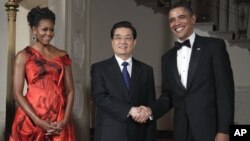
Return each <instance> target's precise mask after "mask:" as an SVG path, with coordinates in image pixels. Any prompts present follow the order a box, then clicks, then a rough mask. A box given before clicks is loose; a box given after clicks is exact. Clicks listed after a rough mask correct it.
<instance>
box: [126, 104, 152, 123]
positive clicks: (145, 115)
mask: <svg viewBox="0 0 250 141" xmlns="http://www.w3.org/2000/svg"><path fill="white" fill-rule="evenodd" d="M129 116H131V117H132V119H133V120H134V121H136V122H138V123H145V122H146V121H147V120H148V119H150V120H151V118H152V111H151V109H150V108H149V107H146V106H139V107H132V108H131V109H130V111H129Z"/></svg>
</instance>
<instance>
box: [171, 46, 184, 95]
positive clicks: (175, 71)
mask: <svg viewBox="0 0 250 141" xmlns="http://www.w3.org/2000/svg"><path fill="white" fill-rule="evenodd" d="M170 59H171V60H170V62H171V68H172V72H173V74H174V78H175V80H176V82H177V84H178V85H179V87H180V88H181V89H183V90H185V87H184V86H183V85H182V83H181V78H180V75H179V71H178V68H177V48H176V47H175V48H174V51H173V53H172V54H171V57H170Z"/></svg>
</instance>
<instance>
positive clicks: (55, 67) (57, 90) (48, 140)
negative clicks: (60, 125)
mask: <svg viewBox="0 0 250 141" xmlns="http://www.w3.org/2000/svg"><path fill="white" fill-rule="evenodd" d="M25 50H26V52H27V54H28V59H27V61H26V66H25V70H26V74H25V75H26V81H27V85H28V89H27V94H26V95H25V98H26V100H27V102H28V103H29V104H30V105H31V107H32V108H33V110H34V111H35V113H36V114H37V115H38V116H39V117H40V118H41V119H43V120H46V121H50V122H56V121H61V120H62V119H63V118H64V115H65V113H64V111H65V108H66V103H65V102H66V97H65V93H64V83H63V77H64V67H65V66H67V65H70V64H71V60H70V58H69V56H68V55H67V54H66V55H64V56H60V57H56V58H53V59H51V60H46V59H45V58H43V56H42V55H41V54H39V52H38V51H36V50H35V49H33V48H31V47H27V48H25ZM9 141H75V135H74V129H73V125H72V124H71V122H69V123H68V124H67V125H66V126H65V127H64V129H63V130H62V132H61V133H60V135H57V136H45V131H43V130H42V129H41V128H39V127H37V126H36V125H35V124H34V123H33V122H32V121H31V119H30V118H29V117H28V116H27V115H26V114H25V112H24V111H23V110H22V109H21V108H20V107H18V108H17V111H16V115H15V119H14V122H13V125H12V132H11V136H10V139H9Z"/></svg>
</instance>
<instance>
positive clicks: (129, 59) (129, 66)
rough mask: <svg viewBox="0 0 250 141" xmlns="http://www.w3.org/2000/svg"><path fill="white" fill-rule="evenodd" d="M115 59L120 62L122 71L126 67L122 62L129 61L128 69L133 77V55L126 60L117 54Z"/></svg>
mask: <svg viewBox="0 0 250 141" xmlns="http://www.w3.org/2000/svg"><path fill="white" fill-rule="evenodd" d="M115 59H116V61H117V62H118V64H119V67H120V69H121V71H122V69H123V67H124V66H123V65H122V63H123V62H127V63H128V66H127V70H128V73H129V76H130V77H131V73H132V57H129V58H128V59H127V60H125V61H124V60H122V59H121V58H120V57H118V56H117V55H115Z"/></svg>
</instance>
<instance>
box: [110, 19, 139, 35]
mask: <svg viewBox="0 0 250 141" xmlns="http://www.w3.org/2000/svg"><path fill="white" fill-rule="evenodd" d="M121 27H124V28H129V29H131V31H132V34H133V39H136V37H137V32H136V29H135V28H134V27H133V26H132V24H131V23H130V22H128V21H121V22H118V23H115V24H114V25H113V27H112V29H111V39H113V38H114V34H115V30H116V29H117V28H121Z"/></svg>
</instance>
